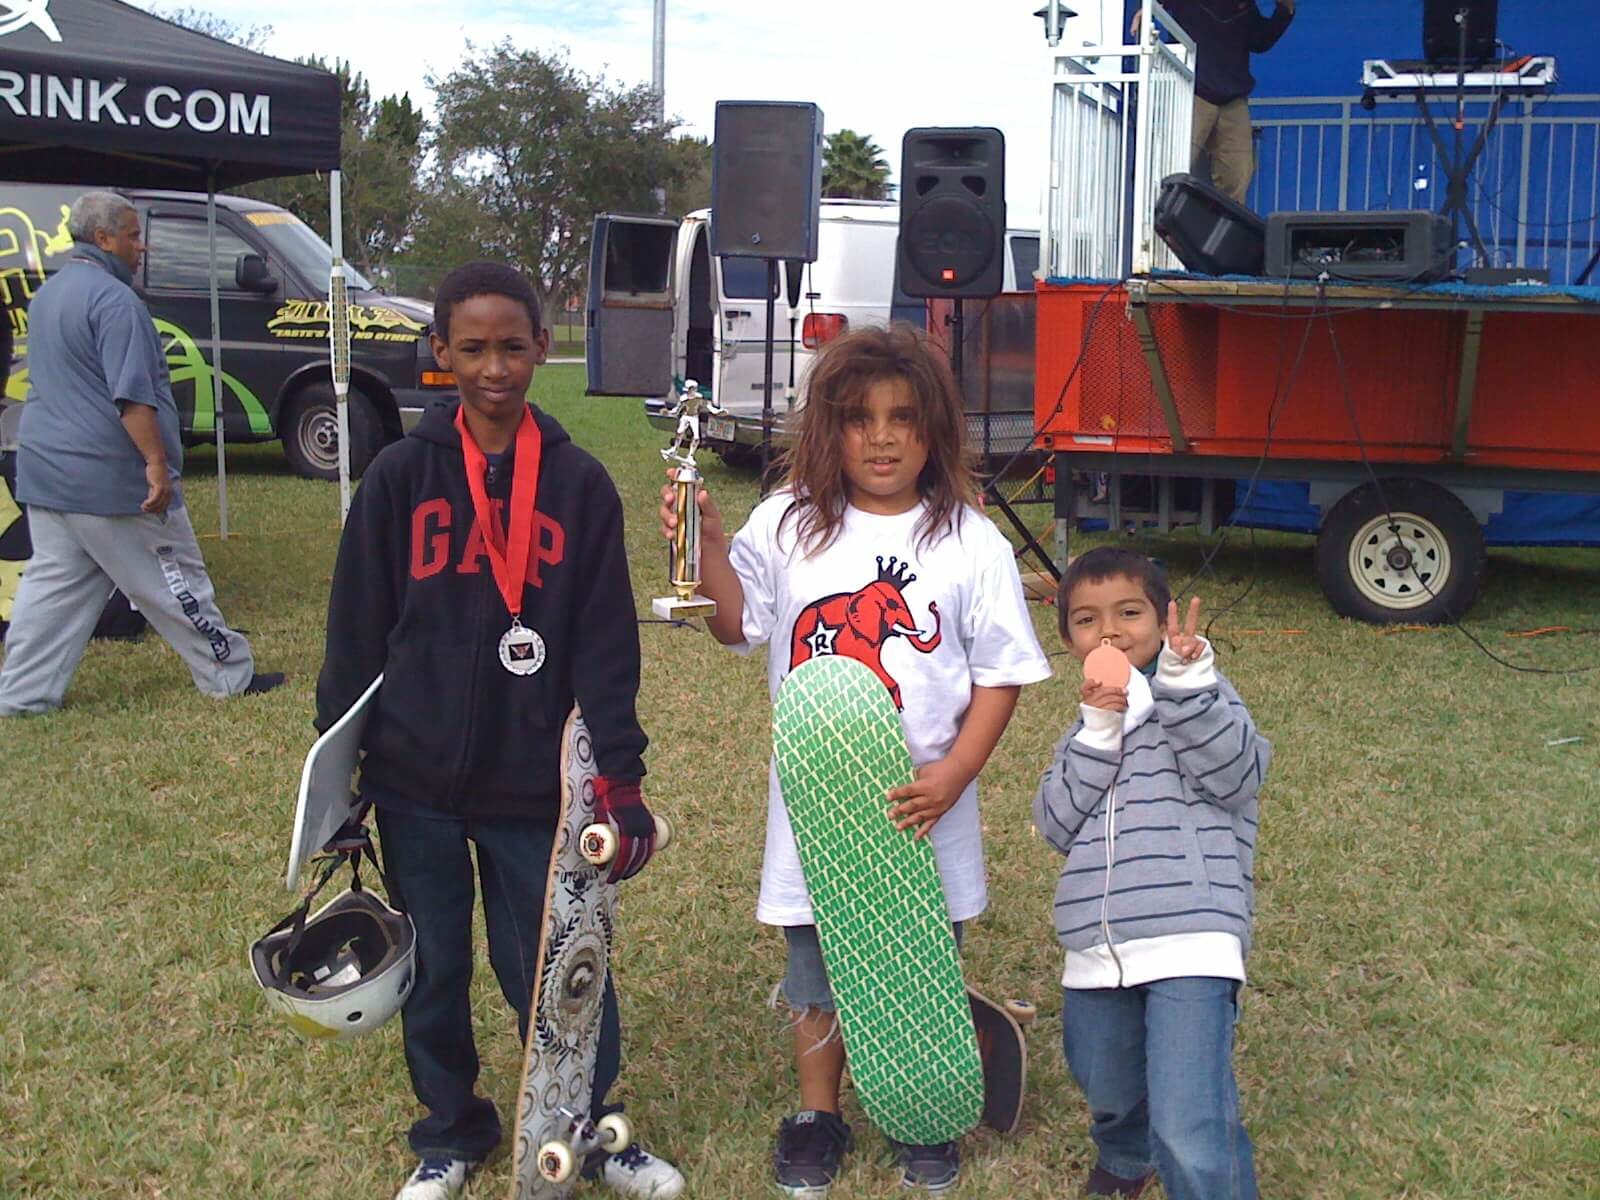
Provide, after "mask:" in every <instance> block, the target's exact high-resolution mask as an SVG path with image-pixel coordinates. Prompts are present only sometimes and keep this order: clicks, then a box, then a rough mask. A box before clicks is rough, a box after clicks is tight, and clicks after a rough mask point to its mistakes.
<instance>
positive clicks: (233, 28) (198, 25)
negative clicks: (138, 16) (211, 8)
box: [150, 7, 272, 50]
mask: <svg viewBox="0 0 1600 1200" xmlns="http://www.w3.org/2000/svg"><path fill="white" fill-rule="evenodd" d="M150 15H151V16H153V17H160V18H161V19H162V20H163V21H171V22H172V23H173V24H174V25H181V26H183V27H184V28H185V29H192V30H194V32H196V33H203V34H205V35H206V36H207V37H214V38H216V39H217V40H218V41H221V42H232V43H233V44H234V45H235V46H243V47H244V48H245V49H246V50H261V49H263V48H264V47H265V46H266V44H267V40H268V39H269V38H271V37H272V26H271V25H236V24H234V23H233V22H232V21H230V20H228V19H227V18H226V17H219V16H217V14H216V13H213V12H207V11H206V10H205V9H203V8H188V7H185V8H152V9H151V10H150Z"/></svg>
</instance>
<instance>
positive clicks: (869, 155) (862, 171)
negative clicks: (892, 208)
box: [822, 129, 890, 200]
mask: <svg viewBox="0 0 1600 1200" xmlns="http://www.w3.org/2000/svg"><path fill="white" fill-rule="evenodd" d="M889 192H890V184H889V160H888V159H886V158H884V157H883V149H882V147H880V146H877V145H874V144H873V141H872V139H871V138H869V137H865V136H863V135H862V134H859V133H856V132H855V131H854V130H852V129H841V130H839V132H838V133H830V134H828V136H827V137H825V138H824V139H823V141H822V194H823V195H824V196H839V197H846V198H850V199H855V200H887V199H888V198H889Z"/></svg>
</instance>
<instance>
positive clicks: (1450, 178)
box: [1417, 8, 1506, 274]
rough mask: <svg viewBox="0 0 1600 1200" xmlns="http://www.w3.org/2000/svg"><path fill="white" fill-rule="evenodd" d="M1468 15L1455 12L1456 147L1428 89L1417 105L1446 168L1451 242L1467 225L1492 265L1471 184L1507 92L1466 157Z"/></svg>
mask: <svg viewBox="0 0 1600 1200" xmlns="http://www.w3.org/2000/svg"><path fill="white" fill-rule="evenodd" d="M1467 16H1468V10H1467V9H1465V8H1462V9H1459V10H1458V11H1457V12H1456V46H1457V50H1456V116H1455V120H1454V121H1453V122H1451V124H1452V125H1453V126H1454V130H1455V138H1454V142H1455V145H1454V149H1453V150H1452V148H1451V146H1450V145H1449V144H1447V143H1446V142H1445V139H1444V135H1443V134H1442V133H1441V132H1440V131H1439V127H1438V125H1436V124H1435V123H1434V120H1433V110H1432V108H1430V107H1429V104H1428V93H1427V91H1426V90H1425V89H1418V91H1417V108H1418V109H1419V110H1420V111H1421V113H1422V121H1423V124H1425V125H1426V126H1427V127H1428V137H1429V138H1430V139H1432V141H1433V148H1434V152H1435V153H1436V154H1438V156H1439V162H1440V164H1441V165H1442V166H1443V167H1444V175H1445V195H1444V207H1443V208H1441V209H1440V210H1439V211H1440V212H1442V213H1445V214H1446V215H1448V216H1449V218H1450V242H1451V245H1452V246H1459V245H1460V244H1461V227H1462V225H1463V224H1465V225H1466V227H1467V233H1468V235H1469V236H1470V237H1471V239H1472V248H1473V250H1474V251H1475V252H1476V253H1477V256H1478V258H1477V262H1478V265H1479V266H1484V267H1486V266H1488V265H1489V252H1488V250H1487V249H1486V248H1485V246H1484V244H1483V235H1482V234H1481V233H1480V232H1479V231H1478V219H1477V217H1475V216H1474V215H1473V212H1472V202H1471V196H1470V193H1469V188H1470V186H1471V183H1472V168H1473V166H1474V164H1476V163H1477V161H1478V157H1479V156H1480V155H1481V154H1482V153H1483V151H1484V149H1485V147H1487V146H1488V144H1489V135H1490V134H1491V133H1493V132H1494V127H1495V124H1496V123H1497V122H1498V121H1499V120H1500V113H1501V111H1502V110H1503V109H1504V108H1505V106H1506V94H1505V92H1503V91H1496V92H1495V94H1494V99H1493V101H1492V102H1491V103H1490V105H1489V114H1488V116H1487V117H1485V118H1484V122H1483V124H1482V125H1480V126H1479V127H1478V136H1477V137H1476V138H1475V139H1473V143H1472V148H1471V149H1470V150H1468V151H1467V152H1466V154H1465V156H1463V154H1462V150H1461V134H1462V130H1463V129H1464V127H1465V126H1466V123H1467V94H1466V76H1467ZM1454 268H1455V256H1454V252H1453V251H1452V254H1451V273H1452V274H1454V273H1455V270H1454Z"/></svg>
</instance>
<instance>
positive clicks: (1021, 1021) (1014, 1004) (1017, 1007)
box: [1006, 1000, 1039, 1025]
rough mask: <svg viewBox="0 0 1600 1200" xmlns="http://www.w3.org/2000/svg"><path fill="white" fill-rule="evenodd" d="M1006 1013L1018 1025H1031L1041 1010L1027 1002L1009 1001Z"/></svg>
mask: <svg viewBox="0 0 1600 1200" xmlns="http://www.w3.org/2000/svg"><path fill="white" fill-rule="evenodd" d="M1006 1012H1007V1013H1008V1014H1010V1017H1011V1019H1012V1020H1013V1021H1015V1022H1016V1023H1017V1024H1018V1025H1031V1024H1033V1019H1034V1018H1035V1017H1037V1016H1038V1015H1039V1010H1038V1009H1037V1008H1035V1007H1034V1006H1033V1005H1032V1004H1030V1003H1029V1002H1028V1001H1026V1000H1007V1001H1006Z"/></svg>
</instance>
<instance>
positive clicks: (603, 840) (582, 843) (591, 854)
mask: <svg viewBox="0 0 1600 1200" xmlns="http://www.w3.org/2000/svg"><path fill="white" fill-rule="evenodd" d="M578 852H579V853H580V854H582V855H583V857H584V858H586V859H587V860H588V861H589V862H591V863H593V864H594V865H595V866H597V867H603V866H605V865H606V864H607V863H608V862H610V861H611V860H612V859H613V858H615V857H616V856H617V831H616V830H615V829H613V828H611V826H609V825H606V824H604V823H597V824H594V825H585V826H584V828H583V832H582V833H580V834H579V835H578Z"/></svg>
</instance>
